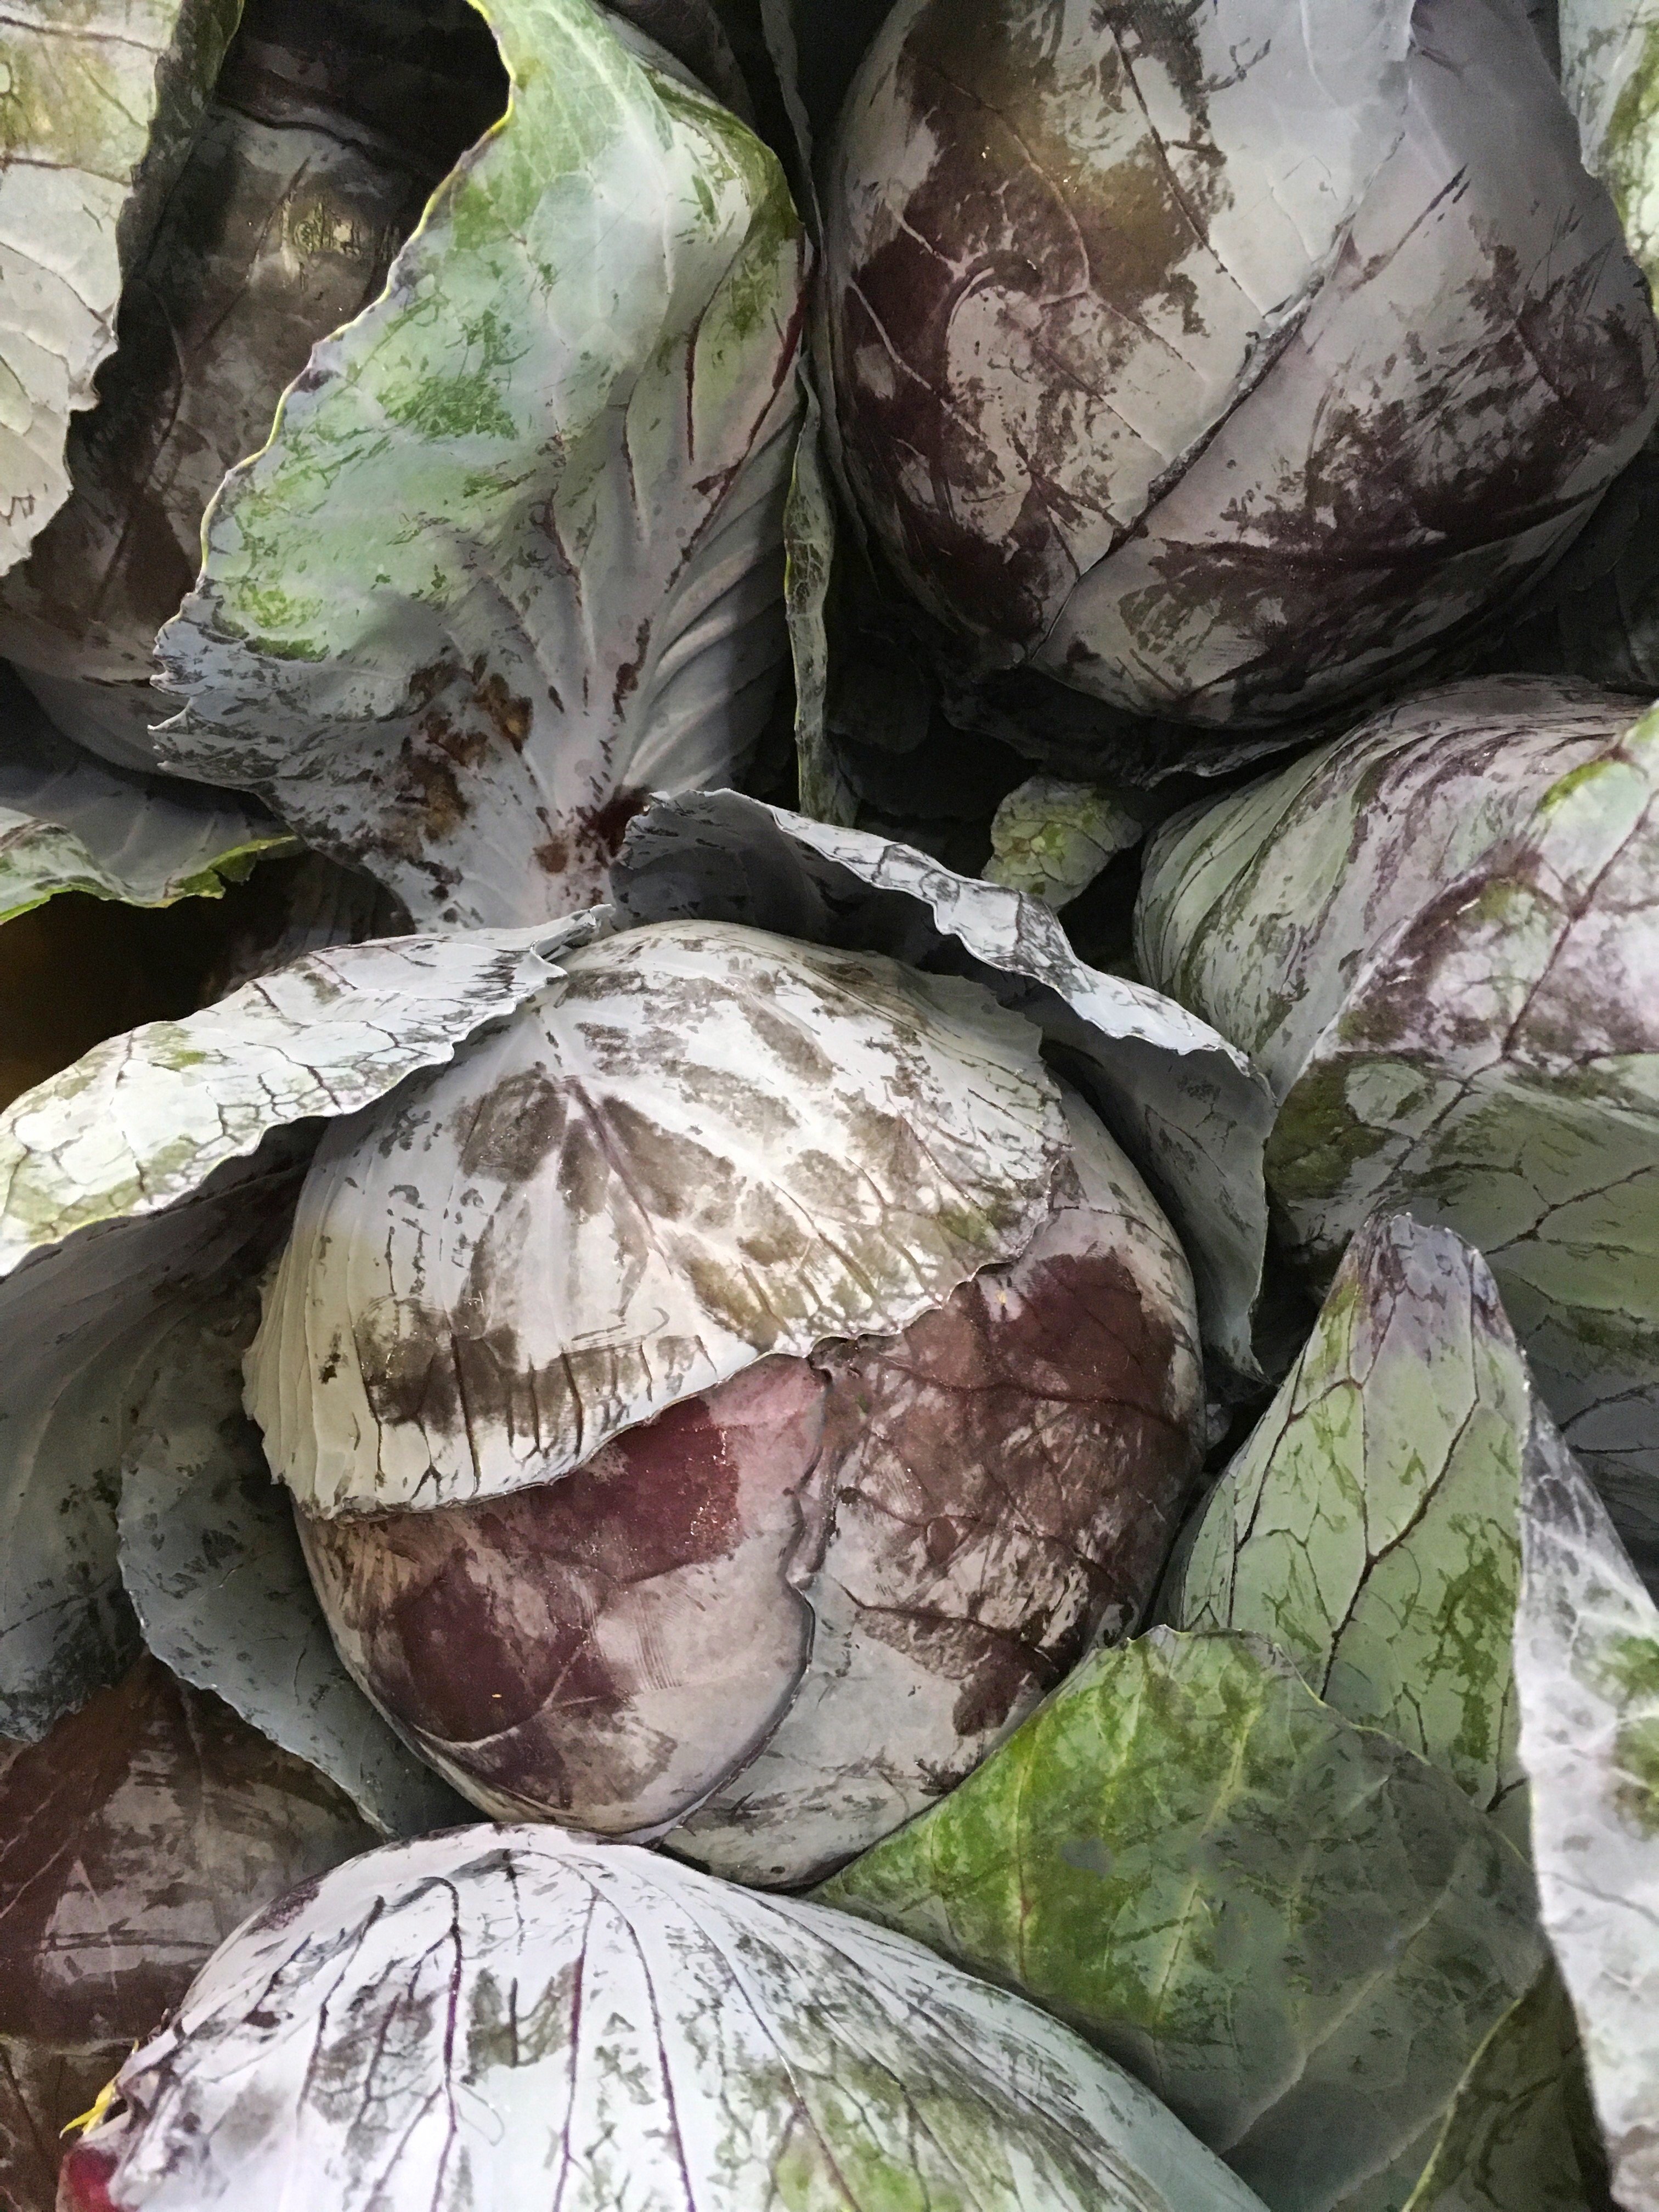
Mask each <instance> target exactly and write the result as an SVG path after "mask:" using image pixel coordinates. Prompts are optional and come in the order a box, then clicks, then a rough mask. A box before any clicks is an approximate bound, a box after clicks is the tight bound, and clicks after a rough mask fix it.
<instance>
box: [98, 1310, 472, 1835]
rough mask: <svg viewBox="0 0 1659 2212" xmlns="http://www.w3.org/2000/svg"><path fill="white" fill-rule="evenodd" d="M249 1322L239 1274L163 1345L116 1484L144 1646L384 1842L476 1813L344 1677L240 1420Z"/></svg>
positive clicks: (277, 1500) (125, 1562)
mask: <svg viewBox="0 0 1659 2212" xmlns="http://www.w3.org/2000/svg"><path fill="white" fill-rule="evenodd" d="M258 1317H259V1301H258V1288H257V1285H256V1284H255V1282H254V1281H253V1279H252V1276H251V1275H250V1276H249V1278H247V1279H245V1280H243V1281H241V1282H239V1283H234V1284H231V1285H228V1286H227V1287H226V1289H225V1291H224V1292H223V1293H222V1296H220V1297H216V1299H215V1300H214V1302H213V1305H212V1310H211V1311H210V1313H207V1314H204V1315H203V1316H200V1317H199V1318H198V1319H197V1322H196V1325H195V1326H194V1327H191V1328H183V1329H180V1330H179V1331H178V1332H176V1333H175V1334H174V1335H173V1337H172V1338H171V1339H169V1340H168V1342H167V1345H166V1346H165V1347H164V1348H163V1351H162V1353H161V1366H160V1372H159V1373H158V1375H157V1376H156V1379H155V1383H154V1384H153V1385H152V1387H151V1389H150V1390H149V1395H148V1396H147V1397H146V1398H145V1400H144V1401H143V1405H142V1407H139V1408H138V1409H137V1411H136V1413H134V1416H133V1419H132V1425H131V1431H130V1432H129V1434H128V1437H127V1439H126V1450H125V1456H124V1459H123V1462H122V1465H121V1470H120V1476H121V1495H120V1505H119V1516H118V1517H119V1528H120V1566H121V1577H122V1580H123V1582H124V1583H125V1586H126V1590H127V1594H128V1595H129V1597H130V1598H131V1601H132V1604H133V1608H134V1611H135V1612H136V1613H137V1618H138V1625H139V1627H140V1628H141V1629H142V1631H143V1638H144V1641H145V1643H146V1644H148V1646H149V1649H150V1650H152V1651H153V1652H155V1655H156V1656H157V1657H159V1658H161V1659H164V1660H165V1661H166V1662H167V1665H168V1666H169V1667H170V1668H172V1669H173V1673H174V1674H178V1675H179V1676H180V1677H182V1679H183V1680H185V1681H186V1682H190V1683H192V1684H194V1685H195V1686H196V1687H197V1688H198V1689H204V1690H211V1691H214V1692H216V1694H217V1695H218V1696H219V1697H220V1698H222V1699H223V1700H224V1701H225V1703H226V1704H227V1705H230V1706H231V1707H232V1708H233V1709H234V1711H236V1712H238V1713H240V1715H241V1717H242V1718H243V1719H244V1720H245V1721H251V1722H252V1723H253V1725H254V1726H255V1727H256V1728H257V1729H259V1731H260V1732H261V1734H262V1735H264V1736H266V1737H268V1738H269V1739H270V1741H271V1742H273V1743H275V1744H277V1745H279V1746H280V1747H281V1748H282V1749H283V1751H285V1752H289V1753H293V1754H295V1756H296V1757H298V1758H300V1759H305V1760H306V1761H307V1763H308V1764H309V1765H312V1766H314V1767H316V1768H318V1769H319V1770H320V1771H322V1772H323V1773H324V1774H326V1775H327V1776H328V1778H329V1779H330V1780H331V1782H334V1783H336V1784H337V1785H338V1786H339V1788H340V1789H341V1790H343V1791H344V1793H345V1795H346V1796H348V1797H349V1799H350V1800H351V1802H353V1803H354V1804H355V1805H356V1808H357V1810H358V1811H359V1812H360V1813H361V1814H362V1816H363V1817H364V1819H365V1820H368V1822H369V1823H370V1824H371V1825H372V1826H374V1828H375V1829H376V1830H377V1831H378V1832H379V1833H380V1834H381V1835H383V1836H413V1835H422V1834H424V1833H425V1832H427V1831H428V1830H429V1829H432V1828H440V1827H453V1826H456V1825H457V1824H459V1823H460V1822H463V1821H466V1820H471V1819H472V1818H473V1817H475V1816H474V1815H473V1814H472V1813H471V1810H470V1808H468V1807H467V1806H465V1804H464V1803H463V1802H462V1801H461V1800H460V1799H459V1797H457V1796H455V1795H454V1794H453V1791H452V1790H448V1789H447V1788H446V1786H445V1785H444V1784H443V1783H441V1781H440V1780H439V1779H438V1777H437V1776H436V1775H435V1773H433V1771H431V1769H430V1768H429V1767H428V1766H427V1765H423V1764H422V1761H421V1760H420V1759H417V1758H416V1756H415V1754H414V1753H412V1752H410V1750H408V1749H407V1748H406V1747H404V1744H402V1743H401V1742H400V1741H398V1738H397V1737H396V1736H395V1735H393V1733H392V1730H391V1729H390V1728H389V1727H388V1726H387V1725H386V1722H385V1721H383V1720H382V1719H381V1717H380V1715H379V1714H378V1713H377V1712H376V1711H375V1710H374V1707H373V1706H372V1705H370V1704H369V1702H368V1699H367V1698H365V1697H364V1695H363V1693H362V1691H361V1690H360V1689H359V1688H358V1687H357V1686H356V1683H355V1682H354V1681H353V1680H352V1679H351V1677H350V1675H349V1674H347V1672H346V1670H345V1668H344V1667H343V1664H342V1663H341V1661H340V1658H339V1655H338V1654H337V1652H336V1650H335V1649H334V1644H333V1642H332V1639H331V1637H330V1635H329V1631H328V1624H327V1622H326V1621H325V1620H324V1619H323V1615H322V1609H321V1607H319V1604H318V1602H317V1595H316V1592H315V1591H314V1590H313V1588H312V1583H311V1577H310V1576H309V1574H308V1573H307V1571H306V1563H305V1558H304V1555H303V1553H301V1549H300V1540H299V1535H298V1534H297V1532H296V1530H295V1526H294V1514H293V1510H292V1509H291V1507H290V1505H289V1501H288V1498H287V1496H286V1494H285V1493H284V1492H283V1490H281V1489H280V1488H279V1487H278V1486H277V1485H276V1483H274V1482H273V1481H272V1480H271V1475H270V1468H268V1467H267V1466H266V1464H265V1458H264V1452H263V1451H262V1450H261V1449H260V1447H259V1437H258V1431H257V1430H256V1429H255V1428H254V1426H253V1425H252V1422H251V1421H250V1420H249V1419H248V1418H247V1416H246V1413H244V1412H243V1411H242V1360H243V1356H244V1354H245V1353H246V1350H247V1347H248V1345H249V1343H250V1342H251V1341H252V1336H253V1332H254V1329H255V1328H256V1327H257V1325H258Z"/></svg>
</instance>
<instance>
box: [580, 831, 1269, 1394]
mask: <svg viewBox="0 0 1659 2212" xmlns="http://www.w3.org/2000/svg"><path fill="white" fill-rule="evenodd" d="M612 888H613V895H614V896H615V898H616V900H617V905H618V908H619V910H620V911H621V912H622V913H623V915H626V916H628V917H629V919H630V920H634V921H669V920H672V919H674V918H676V917H678V916H681V915H702V916H704V917H707V918H709V919H714V918H719V919H722V920H726V921H741V922H746V923H748V924H750V926H751V927H755V928H759V929H771V930H776V931H779V932H781V933H787V935H789V936H792V937H799V938H803V939H807V940H808V941H810V942H816V943H819V944H829V945H855V946H858V947H860V948H866V949H870V950H874V951H884V952H887V953H890V954H891V955H892V956H893V957H896V958H899V959H903V960H908V961H914V962H915V963H918V964H919V965H922V966H925V967H927V968H930V969H936V970H939V969H942V970H947V971H951V972H954V973H957V974H959V975H968V976H969V977H971V978H973V979H974V980H975V981H979V982H982V983H984V984H986V985H987V986H988V987H989V988H990V989H991V990H992V991H993V992H994V994H996V996H997V998H998V999H999V1000H1000V1001H1001V1003H1002V1004H1003V1005H1004V1006H1008V1007H1010V1008H1011V1009H1012V1010H1013V1011H1015V1012H1019V1013H1023V1014H1024V1015H1025V1016H1027V1017H1028V1018H1029V1019H1030V1020H1031V1021H1033V1022H1035V1023H1036V1025H1037V1026H1038V1028H1039V1029H1040V1030H1042V1034H1043V1036H1044V1039H1045V1041H1046V1042H1047V1043H1048V1046H1049V1047H1050V1048H1051V1049H1053V1050H1054V1052H1055V1054H1056V1055H1057V1058H1058V1060H1059V1061H1060V1064H1061V1065H1062V1066H1064V1068H1065V1070H1066V1075H1067V1077H1068V1079H1070V1080H1072V1081H1073V1082H1074V1083H1076V1084H1077V1085H1078V1087H1079V1089H1080V1090H1081V1091H1083V1092H1084V1094H1085V1097H1087V1099H1088V1101H1089V1103H1090V1104H1091V1106H1092V1107H1093V1108H1094V1109H1095V1111H1096V1112H1097V1114H1098V1115H1100V1116H1101V1118H1102V1120H1103V1121H1104V1122H1105V1124H1106V1126H1107V1127H1108V1128H1109V1130H1110V1132H1111V1133H1112V1134H1113V1136H1114V1137H1115V1139H1117V1141H1118V1143H1119V1144H1120V1145H1121V1146H1122V1147H1123V1149H1124V1151H1125V1152H1127V1154H1128V1155H1129V1158H1130V1159H1131V1160H1132V1161H1133V1164H1134V1165H1135V1167H1136V1168H1137V1169H1138V1170H1139V1172H1140V1173H1141V1174H1142V1175H1143V1176H1145V1177H1146V1181H1147V1183H1148V1185H1149V1186H1150V1188H1151V1189H1152V1194H1153V1195H1154V1197H1155V1198H1156V1199H1157V1200H1158V1204H1159V1205H1160V1206H1162V1208H1163V1209H1164V1212H1165V1213H1166V1214H1167V1215H1168V1216H1169V1218H1170V1221H1171V1223H1172V1224H1173V1225H1174V1226H1175V1229H1176V1233H1177V1234H1178V1236H1179V1237H1180V1238H1181V1242H1182V1246H1183V1248H1184V1249H1185V1251H1186V1253H1187V1256H1188V1260H1189V1261H1191V1263H1192V1268H1193V1275H1194V1282H1195V1284H1196V1285H1197V1290H1198V1303H1199V1313H1200V1319H1201V1321H1202V1322H1203V1325H1204V1334H1205V1341H1206V1346H1207V1347H1208V1348H1209V1349H1210V1351H1211V1352H1213V1353H1214V1354H1215V1355H1216V1356H1217V1358H1218V1360H1219V1361H1220V1363H1221V1364H1223V1365H1224V1366H1226V1365H1231V1366H1232V1367H1233V1368H1235V1369H1237V1370H1240V1371H1242V1372H1244V1373H1247V1374H1248V1373H1251V1372H1253V1371H1254V1358H1253V1355H1252V1352H1251V1349H1250V1328H1249V1316H1250V1310H1251V1307H1252V1304H1254V1301H1255V1296H1256V1292H1257V1291H1258V1289H1259V1287H1260V1285H1261V1260H1262V1250H1263V1245H1264V1242H1265V1239H1266V1235H1267V1211H1266V1202H1265V1194H1264V1190H1263V1187H1262V1182H1261V1146H1262V1141H1263V1136H1264V1133H1265V1131H1266V1129H1267V1126H1268V1123H1269V1121H1270V1119H1271V1114H1272V1107H1271V1101H1270V1098H1269V1095H1268V1093H1267V1087H1266V1085H1265V1084H1264V1083H1263V1082H1262V1079H1261V1077H1260V1076H1259V1075H1258V1074H1257V1073H1256V1072H1255V1069H1254V1068H1252V1067H1251V1066H1250V1065H1249V1062H1248V1061H1247V1060H1245V1059H1244V1057H1243V1054H1241V1053H1239V1052H1238V1051H1237V1048H1235V1047H1233V1046H1231V1045H1229V1044H1228V1043H1227V1042H1225V1040H1224V1039H1223V1038H1221V1037H1220V1036H1217V1034H1216V1033H1215V1031H1214V1030H1212V1029H1210V1028H1208V1027H1207V1026H1206V1024H1204V1023H1203V1022H1201V1021H1197V1020H1194V1018H1192V1016H1190V1015H1189V1014H1188V1013H1186V1012H1184V1011H1183V1010H1182V1008H1181V1007H1180V1006H1176V1005H1174V1004H1172V1003H1171V1001H1170V1000H1168V999H1164V998H1161V997H1159V996H1158V994H1157V993H1156V992H1152V991H1148V990H1146V988H1144V987H1142V986H1140V985H1139V984H1136V983H1132V982H1129V981H1126V980H1125V979H1124V978H1122V977H1121V976H1116V975H1103V974H1102V973H1101V972H1100V971H1099V970H1098V969H1093V968H1090V967H1087V966H1085V963H1083V962H1082V961H1080V960H1079V958H1078V957H1077V956H1076V954H1075V953H1074V952H1073V951H1072V948H1071V946H1070V945H1069V944H1068V943H1067V941H1066V933H1065V932H1064V930H1062V929H1061V927H1060V924H1059V922H1058V921H1056V920H1055V919H1054V915H1053V914H1051V913H1050V912H1049V911H1048V908H1045V907H1043V906H1042V905H1041V904H1039V903H1038V902H1036V901H1035V900H1033V899H1030V898H1029V897H1026V896H1024V895H1023V894H1021V893H1019V892H1017V891H1012V890H1005V889H1004V888H1003V887H1002V886H1001V885H1000V884H987V883H978V882H975V881H974V880H973V879H972V878H967V877H963V876H957V875H955V874H953V873H952V872H951V871H950V870H949V869H948V868H945V867H943V866H940V865H939V863H938V862H936V861H934V860H929V859H928V858H927V855H926V854H922V853H919V852H916V851H915V849H914V848H911V847H908V846H905V845H897V844H893V843H891V842H888V841H887V840H885V839H884V838H881V837H878V836H870V835H868V834H866V833H865V832H862V831H859V830H853V829H837V828H833V827H831V826H829V825H828V824H825V823H814V822H809V821H806V820H805V819H804V818H803V817H801V816H799V815H793V814H787V813H785V812H783V811H781V810H780V809H777V808H769V807H763V806H762V805H758V804H757V802H755V801H754V800H751V799H741V798H738V797H737V796H736V795H735V794H734V793H711V794H706V795H699V796H696V797H694V798H688V799H680V800H678V801H675V802H672V803H671V804H668V805H662V806H658V807H654V808H653V810H652V811H651V812H650V813H649V814H648V815H647V816H646V817H644V818H642V819H641V821H640V822H638V823H635V826H634V828H633V829H632V830H631V831H630V833H629V839H628V842H627V844H626V846H625V848H624V849H623V854H622V857H621V859H620V860H619V862H618V864H617V868H616V870H615V872H614V873H613V877H612Z"/></svg>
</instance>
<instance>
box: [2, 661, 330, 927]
mask: <svg viewBox="0 0 1659 2212" xmlns="http://www.w3.org/2000/svg"><path fill="white" fill-rule="evenodd" d="M0 716H3V722H4V735H3V738H0V921H8V920H9V918H10V917H11V916H12V915H15V914H21V913H24V912H25V911H26V910H27V908H30V907H32V906H38V905H39V904H40V902H41V901H42V900H43V899H47V898H50V897H52V895H53V893H54V892H57V891H89V892H91V893H92V894H93V895H94V896H96V897H100V898H116V899H122V900H125V901H126V902H128V903H129V904H130V905H133V906H166V905H168V904H170V903H171V902H172V901H173V900H174V899H178V898H184V897H187V896H190V895H191V893H196V892H206V893H209V894H211V893H212V892H213V891H215V890H217V889H218V888H219V886H220V884H221V883H222V880H223V876H224V874H226V873H235V872H239V870H240V867H241V866H244V865H246V861H247V860H249V859H250V858H251V857H252V856H253V855H254V854H259V853H263V852H269V851H271V850H273V849H276V848H280V847H282V846H283V845H284V844H286V843H287V842H289V841H288V840H287V839H286V837H285V836H283V832H282V831H281V829H279V828H278V826H277V824H276V823H274V822H272V821H271V820H270V817H269V816H267V815H266V814H265V813H264V810H263V809H262V808H260V807H258V806H252V805H248V804H247V803H246V801H244V800H243V799H240V798H237V797H235V796H233V795H232V794H231V793H226V792H216V791H206V790H204V789H203V788H201V787H199V786H197V785H192V784H188V783H180V782H179V781H175V780H173V779H169V778H163V777H161V776H153V775H152V776H137V775H123V774H122V772H121V771H120V770H119V769H113V768H106V766H105V765H104V763H102V762H101V761H97V760H94V759H92V758H90V757H88V755H87V754H85V753H83V752H81V751H79V750H77V749H76V747H75V746H73V745H71V744H68V743H67V742H66V740H65V739H64V738H60V737H59V736H58V733H57V732H56V731H55V730H53V729H52V726H51V725H50V724H49V723H48V722H47V720H46V716H45V715H44V714H42V713H41V711H40V708H39V707H37V706H36V705H35V703H34V702H33V699H31V698H30V697H29V696H28V695H27V693H26V692H25V691H23V690H21V687H19V686H18V685H17V684H15V682H14V681H12V680H10V679H9V678H7V679H3V680H0Z"/></svg>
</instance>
